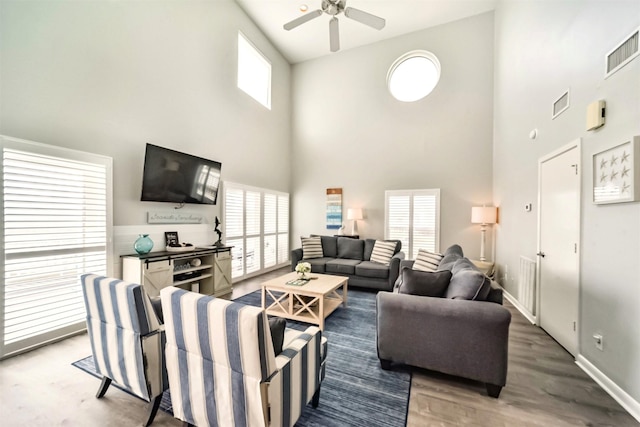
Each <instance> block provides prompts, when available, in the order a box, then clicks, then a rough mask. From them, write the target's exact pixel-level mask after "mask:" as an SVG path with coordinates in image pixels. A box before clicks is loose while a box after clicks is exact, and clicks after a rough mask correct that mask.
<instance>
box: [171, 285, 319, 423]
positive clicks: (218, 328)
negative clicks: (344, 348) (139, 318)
mask: <svg viewBox="0 0 640 427" xmlns="http://www.w3.org/2000/svg"><path fill="white" fill-rule="evenodd" d="M160 296H161V300H162V308H163V313H164V320H165V327H166V334H167V345H166V358H167V371H168V373H169V385H170V389H171V403H172V405H173V413H174V416H175V417H177V418H179V419H181V420H183V421H186V422H188V423H190V424H194V425H199V426H225V427H227V426H230V427H232V426H249V427H250V426H266V425H271V426H293V425H294V424H295V422H296V420H297V419H298V418H299V416H300V414H301V412H302V410H303V409H304V407H305V406H306V405H307V403H308V402H309V401H311V399H312V397H313V395H314V393H315V391H316V390H317V389H318V388H319V386H320V382H321V379H322V377H323V375H324V373H323V372H322V371H323V369H324V366H323V362H324V361H323V360H322V354H323V353H322V346H323V345H325V346H326V340H325V341H324V342H323V341H322V339H321V338H322V335H321V331H320V330H319V329H318V328H317V327H309V328H307V330H306V331H304V332H298V331H296V336H293V335H292V332H291V331H290V330H287V332H286V334H285V345H284V347H283V351H282V353H281V354H280V355H278V357H276V356H275V353H274V350H273V343H272V341H271V332H270V330H269V322H268V321H267V317H266V314H265V313H264V311H263V310H262V309H260V308H258V307H252V306H248V305H243V304H239V303H234V302H231V301H226V300H222V299H216V298H213V297H209V296H204V295H201V294H197V293H194V292H187V291H185V290H182V289H178V288H175V287H167V288H165V289H163V290H162V291H161V293H160ZM324 354H326V353H324ZM267 407H268V408H269V409H265V408H267ZM269 415H270V420H268V417H269Z"/></svg>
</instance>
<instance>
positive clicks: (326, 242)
mask: <svg viewBox="0 0 640 427" xmlns="http://www.w3.org/2000/svg"><path fill="white" fill-rule="evenodd" d="M320 238H321V241H322V257H320V258H310V259H303V253H302V248H298V249H294V250H292V251H291V271H294V270H295V268H296V265H297V264H298V262H300V261H306V262H309V263H310V264H311V272H312V273H325V274H334V275H338V276H346V277H348V278H349V286H356V287H361V288H369V289H375V290H385V291H390V290H392V289H393V285H394V283H395V282H396V279H397V278H398V272H399V271H400V261H402V260H403V259H404V253H403V252H401V251H400V249H401V248H402V242H400V241H399V240H396V241H395V242H396V248H395V253H394V255H393V257H392V258H391V261H390V263H389V265H388V266H387V265H383V264H379V263H375V262H372V261H371V260H370V259H371V252H372V251H373V246H374V244H375V242H376V241H375V239H365V240H362V239H352V238H348V237H334V236H320Z"/></svg>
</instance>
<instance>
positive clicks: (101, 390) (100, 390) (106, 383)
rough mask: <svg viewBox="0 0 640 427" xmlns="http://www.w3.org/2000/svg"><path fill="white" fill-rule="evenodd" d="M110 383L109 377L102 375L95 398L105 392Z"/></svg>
mask: <svg viewBox="0 0 640 427" xmlns="http://www.w3.org/2000/svg"><path fill="white" fill-rule="evenodd" d="M110 385H111V378H107V377H102V382H101V383H100V388H98V392H97V393H96V398H97V399H100V398H101V397H102V396H104V394H105V393H106V392H107V389H108V388H109V386H110Z"/></svg>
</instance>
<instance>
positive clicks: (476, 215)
mask: <svg viewBox="0 0 640 427" xmlns="http://www.w3.org/2000/svg"><path fill="white" fill-rule="evenodd" d="M497 217H498V208H496V207H494V206H474V207H472V208H471V222H472V223H473V224H480V261H486V260H487V258H486V257H485V256H484V246H485V239H486V234H487V225H489V224H495V223H496V219H497Z"/></svg>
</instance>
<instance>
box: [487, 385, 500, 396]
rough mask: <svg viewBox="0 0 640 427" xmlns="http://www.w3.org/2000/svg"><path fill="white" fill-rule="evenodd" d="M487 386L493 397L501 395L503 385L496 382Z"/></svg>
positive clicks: (488, 392) (489, 393)
mask: <svg viewBox="0 0 640 427" xmlns="http://www.w3.org/2000/svg"><path fill="white" fill-rule="evenodd" d="M486 386H487V394H488V395H489V396H491V397H495V398H496V399H497V398H498V396H500V392H501V391H502V387H500V386H499V385H495V384H486Z"/></svg>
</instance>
